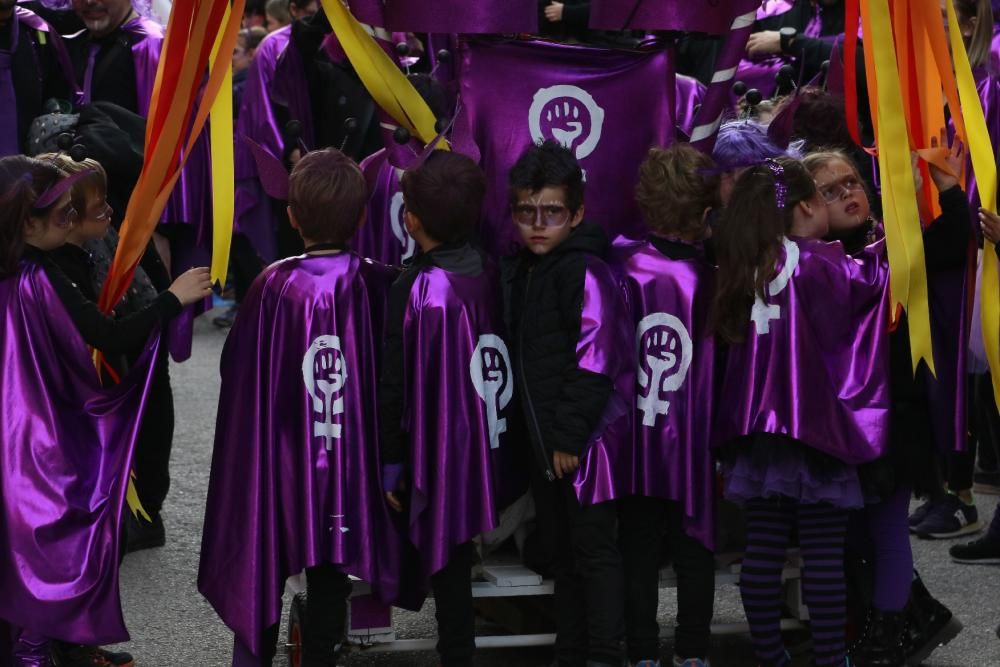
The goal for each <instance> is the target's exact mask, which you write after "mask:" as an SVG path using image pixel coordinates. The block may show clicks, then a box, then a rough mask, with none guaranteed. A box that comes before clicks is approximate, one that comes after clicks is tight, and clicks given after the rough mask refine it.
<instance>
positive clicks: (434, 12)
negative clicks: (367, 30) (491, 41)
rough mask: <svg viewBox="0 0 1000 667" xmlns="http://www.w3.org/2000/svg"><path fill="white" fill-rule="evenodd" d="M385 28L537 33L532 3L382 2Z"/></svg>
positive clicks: (516, 0) (502, 0)
mask: <svg viewBox="0 0 1000 667" xmlns="http://www.w3.org/2000/svg"><path fill="white" fill-rule="evenodd" d="M385 18H386V28H388V29H389V30H395V31H401V32H427V33H514V32H529V33H534V32H538V2H537V1H536V0H475V1H474V2H469V1H468V0H385Z"/></svg>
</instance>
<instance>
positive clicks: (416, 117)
mask: <svg viewBox="0 0 1000 667" xmlns="http://www.w3.org/2000/svg"><path fill="white" fill-rule="evenodd" d="M322 4H323V10H324V11H325V12H326V15H327V18H328V19H329V20H330V25H331V26H332V27H333V32H334V34H335V35H336V36H337V40H338V41H339V42H340V46H341V48H343V49H344V52H345V53H346V54H347V57H348V59H349V60H350V61H351V65H352V66H353V67H354V70H355V71H356V72H357V73H358V77H360V79H361V82H362V83H364V85H365V88H367V89H368V92H369V94H370V95H371V96H372V98H373V99H374V100H375V103H376V104H377V105H378V106H379V107H381V109H382V110H383V111H385V112H386V113H387V114H389V116H391V117H392V118H393V120H395V121H396V123H398V124H399V126H400V127H405V128H406V129H407V130H408V131H409V132H410V134H411V135H412V136H414V137H416V138H418V139H419V140H420V141H422V142H423V143H424V144H428V143H430V142H431V141H433V140H434V138H435V137H436V136H437V132H436V131H435V130H434V125H435V123H436V122H437V119H436V118H435V117H434V113H433V112H432V111H431V110H430V107H428V106H427V103H426V102H424V100H423V98H422V97H420V94H419V93H417V91H416V89H415V88H414V87H413V85H412V84H411V83H410V82H409V81H407V80H406V76H405V75H404V74H403V73H402V72H401V71H400V69H399V67H397V66H396V64H395V63H394V62H393V61H392V59H391V58H390V57H389V56H388V54H386V52H385V51H384V50H383V48H382V47H381V46H379V44H378V42H376V41H375V38H374V37H373V36H372V35H371V34H370V33H369V32H368V31H367V30H365V27H364V26H363V25H361V24H360V23H358V21H357V19H355V18H354V16H352V15H351V12H350V11H348V10H347V8H346V7H344V5H343V4H342V3H341V2H340V0H322ZM437 147H438V148H439V149H441V150H450V148H449V146H448V142H447V141H444V140H442V141H440V142H439V143H438V146H437Z"/></svg>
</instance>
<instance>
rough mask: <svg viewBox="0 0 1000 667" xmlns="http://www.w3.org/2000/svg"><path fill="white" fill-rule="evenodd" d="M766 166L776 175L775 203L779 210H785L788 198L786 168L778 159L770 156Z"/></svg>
mask: <svg viewBox="0 0 1000 667" xmlns="http://www.w3.org/2000/svg"><path fill="white" fill-rule="evenodd" d="M764 166H765V167H767V168H768V169H769V170H770V171H771V174H772V175H774V203H775V205H776V206H777V207H778V210H779V211H784V210H785V203H786V201H787V199H788V184H787V183H785V168H784V167H782V166H781V164H780V163H779V162H778V161H777V160H773V159H771V158H768V159H766V160H764Z"/></svg>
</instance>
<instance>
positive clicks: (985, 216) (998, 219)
mask: <svg viewBox="0 0 1000 667" xmlns="http://www.w3.org/2000/svg"><path fill="white" fill-rule="evenodd" d="M979 226H980V227H982V228H983V236H985V237H986V239H987V240H989V241H990V242H991V243H1000V216H998V215H997V214H996V213H990V212H989V211H987V210H986V209H983V208H981V209H979Z"/></svg>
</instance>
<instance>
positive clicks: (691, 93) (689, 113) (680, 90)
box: [674, 74, 706, 137]
mask: <svg viewBox="0 0 1000 667" xmlns="http://www.w3.org/2000/svg"><path fill="white" fill-rule="evenodd" d="M674 85H675V88H676V90H677V93H676V101H675V103H674V121H675V122H676V123H677V127H678V129H680V131H681V132H683V133H684V135H685V137H690V136H691V130H693V129H694V119H695V116H697V115H698V107H699V106H700V105H701V101H702V100H703V99H704V98H705V90H706V88H705V84H703V83H702V82H701V81H699V80H698V79H695V78H693V77H690V76H684V75H683V74H678V75H677V80H676V83H675V84H674Z"/></svg>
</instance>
